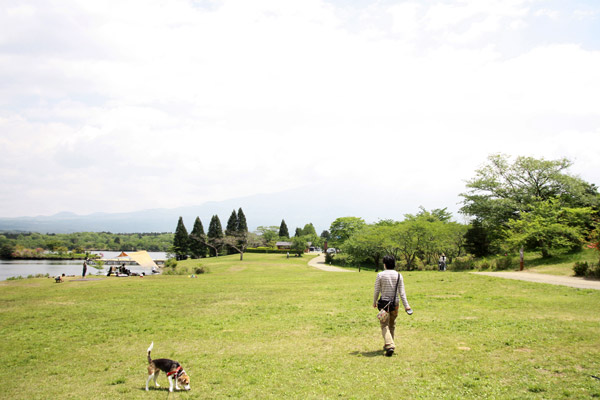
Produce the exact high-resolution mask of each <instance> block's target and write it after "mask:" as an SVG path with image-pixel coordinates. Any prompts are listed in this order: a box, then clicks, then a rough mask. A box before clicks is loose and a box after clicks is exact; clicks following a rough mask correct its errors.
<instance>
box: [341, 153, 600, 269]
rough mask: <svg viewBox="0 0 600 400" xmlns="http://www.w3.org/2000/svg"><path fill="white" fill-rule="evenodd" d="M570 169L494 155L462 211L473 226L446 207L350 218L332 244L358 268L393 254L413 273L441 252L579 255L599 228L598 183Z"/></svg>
mask: <svg viewBox="0 0 600 400" xmlns="http://www.w3.org/2000/svg"><path fill="white" fill-rule="evenodd" d="M571 166H572V162H571V161H570V160H568V159H566V158H562V159H558V160H545V159H535V158H532V157H517V158H516V159H514V160H512V159H511V158H510V157H508V156H505V155H501V154H496V155H491V156H490V157H488V161H487V163H486V164H485V165H484V166H483V167H481V168H480V169H477V170H476V171H475V176H474V177H473V178H472V179H470V180H468V181H467V184H466V187H467V191H466V192H465V193H462V194H461V197H462V198H463V201H462V207H461V209H460V213H461V214H463V215H464V216H465V217H466V218H468V219H470V223H468V224H460V223H457V222H453V221H451V219H452V215H451V214H450V213H448V212H447V211H446V210H447V209H446V208H444V209H435V210H431V211H427V210H425V209H424V208H421V209H420V211H419V212H418V213H417V214H415V215H411V214H406V215H405V216H404V220H402V221H393V220H382V221H379V222H377V223H374V224H366V223H365V222H364V221H363V220H362V219H361V218H358V217H343V218H338V219H336V220H335V221H334V222H333V223H332V224H331V227H330V234H331V242H332V245H334V246H336V247H339V248H341V249H342V250H343V252H344V253H345V254H346V257H347V259H348V262H350V263H352V264H357V265H360V264H361V263H370V264H372V265H373V266H374V267H375V268H379V266H380V260H381V258H382V256H383V255H384V254H392V255H395V256H396V258H397V259H398V260H400V261H401V264H402V266H403V268H405V269H408V270H411V269H415V268H417V267H419V266H426V265H431V264H434V263H435V262H436V260H437V258H438V257H439V256H440V255H441V254H442V253H443V254H445V255H446V256H447V258H448V260H449V261H450V262H451V261H452V259H454V258H456V257H461V256H465V255H467V254H469V255H472V256H474V257H485V256H489V255H497V254H509V253H512V254H514V253H516V252H520V253H521V254H522V253H523V252H524V251H534V252H539V254H540V255H541V256H542V257H550V256H552V255H557V254H562V253H568V252H578V251H581V250H582V248H583V245H584V244H585V243H586V242H590V240H592V238H593V237H595V235H596V236H597V235H598V231H600V229H599V227H600V225H599V219H600V207H599V205H600V195H599V193H598V188H597V187H596V185H594V184H592V183H588V182H585V181H584V180H582V179H581V178H579V177H577V176H574V175H571V174H569V173H568V169H569V167H571Z"/></svg>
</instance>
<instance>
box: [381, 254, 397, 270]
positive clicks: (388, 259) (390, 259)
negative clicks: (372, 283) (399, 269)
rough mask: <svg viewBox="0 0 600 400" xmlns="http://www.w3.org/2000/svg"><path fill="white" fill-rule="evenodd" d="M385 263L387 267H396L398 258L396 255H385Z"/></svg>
mask: <svg viewBox="0 0 600 400" xmlns="http://www.w3.org/2000/svg"><path fill="white" fill-rule="evenodd" d="M383 265H384V266H385V269H396V259H395V258H394V256H389V255H388V256H384V257H383Z"/></svg>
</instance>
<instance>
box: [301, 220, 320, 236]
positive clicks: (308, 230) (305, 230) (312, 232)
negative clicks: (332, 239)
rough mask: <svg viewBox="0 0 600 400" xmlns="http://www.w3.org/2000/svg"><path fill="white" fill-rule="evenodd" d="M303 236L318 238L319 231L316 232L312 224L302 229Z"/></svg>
mask: <svg viewBox="0 0 600 400" xmlns="http://www.w3.org/2000/svg"><path fill="white" fill-rule="evenodd" d="M302 235H303V236H308V235H315V236H317V231H316V230H315V227H314V225H313V224H312V222H311V223H308V224H306V225H304V228H302Z"/></svg>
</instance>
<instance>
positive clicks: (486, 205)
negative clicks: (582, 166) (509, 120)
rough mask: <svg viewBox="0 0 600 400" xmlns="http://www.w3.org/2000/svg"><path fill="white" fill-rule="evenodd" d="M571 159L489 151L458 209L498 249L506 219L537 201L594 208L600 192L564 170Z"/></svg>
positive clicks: (596, 210) (507, 231)
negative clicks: (512, 155)
mask: <svg viewBox="0 0 600 400" xmlns="http://www.w3.org/2000/svg"><path fill="white" fill-rule="evenodd" d="M571 165H572V162H571V161H569V160H568V159H566V158H562V159H559V160H544V159H543V158H542V159H535V158H532V157H517V158H516V159H515V161H514V162H512V163H511V160H510V159H509V158H508V157H507V156H504V155H499V154H497V155H492V156H490V157H489V158H488V164H487V165H485V166H484V167H482V168H480V169H478V170H477V171H475V178H473V179H471V180H469V181H467V188H468V191H467V192H466V193H462V194H461V196H462V197H463V198H464V200H463V207H462V208H461V212H462V213H463V214H466V215H469V216H473V217H475V218H476V219H478V220H479V222H480V223H481V228H482V229H485V231H486V233H487V237H488V240H489V241H490V248H491V250H492V251H494V250H496V251H498V250H499V249H500V247H501V245H502V243H503V242H504V241H505V240H506V234H507V233H509V232H510V230H509V229H507V228H508V224H509V222H510V221H513V220H518V219H519V218H520V217H521V215H523V213H526V212H529V211H531V210H533V209H534V207H535V204H536V203H538V202H540V201H542V202H543V201H547V200H551V199H555V200H557V201H558V205H559V206H560V207H575V208H578V207H591V208H592V209H593V210H594V212H596V213H597V212H598V205H599V204H600V200H599V199H600V196H599V195H598V190H597V188H596V187H595V185H593V184H589V183H587V182H585V181H583V180H582V179H580V178H577V177H574V176H572V175H569V174H568V173H567V170H568V168H569V167H570V166H571Z"/></svg>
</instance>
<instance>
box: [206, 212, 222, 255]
mask: <svg viewBox="0 0 600 400" xmlns="http://www.w3.org/2000/svg"><path fill="white" fill-rule="evenodd" d="M206 236H208V241H209V242H210V244H211V247H212V251H211V254H212V255H213V256H218V255H219V250H220V248H221V246H222V240H223V228H222V227H221V220H219V216H218V215H213V216H212V218H211V219H210V224H209V225H208V233H207V235H206Z"/></svg>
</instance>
